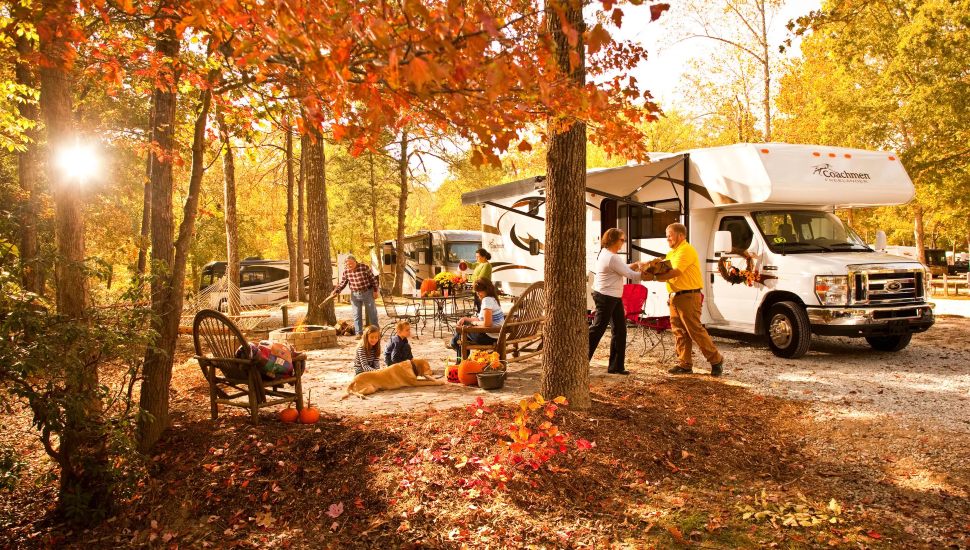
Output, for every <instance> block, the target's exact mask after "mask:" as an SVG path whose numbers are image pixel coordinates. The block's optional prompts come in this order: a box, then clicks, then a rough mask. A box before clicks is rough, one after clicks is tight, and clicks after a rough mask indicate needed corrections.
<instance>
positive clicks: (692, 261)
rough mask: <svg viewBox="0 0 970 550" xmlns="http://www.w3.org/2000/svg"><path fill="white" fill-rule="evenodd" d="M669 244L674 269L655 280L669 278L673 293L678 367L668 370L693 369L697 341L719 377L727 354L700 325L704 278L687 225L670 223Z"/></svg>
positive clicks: (673, 372) (670, 289) (671, 294)
mask: <svg viewBox="0 0 970 550" xmlns="http://www.w3.org/2000/svg"><path fill="white" fill-rule="evenodd" d="M667 244H669V245H670V252H668V253H667V260H669V261H670V265H671V266H672V267H673V269H671V270H670V271H668V272H667V273H664V274H662V275H657V276H656V279H657V280H658V281H667V291H668V292H670V302H669V303H670V324H671V326H672V328H673V333H674V343H675V346H676V348H677V366H676V367H674V368H672V369H670V370H669V371H668V372H670V373H671V374H690V373H691V372H692V364H693V359H692V357H691V351H692V350H691V348H692V344H695V343H696V344H697V347H699V348H701V353H703V354H704V358H705V359H707V361H708V362H709V363H710V364H711V376H720V375H721V373H722V372H723V367H724V357H723V356H722V355H721V353H720V352H718V351H717V348H716V347H714V342H713V341H712V340H711V336H710V335H709V334H708V333H707V329H706V328H704V325H702V324H701V303H702V301H703V296H702V295H701V290H702V289H703V288H704V280H703V279H702V278H701V266H700V259H699V258H698V257H697V251H696V250H694V247H693V246H691V244H690V243H689V242H687V228H686V227H684V224H680V223H672V224H670V225H668V226H667Z"/></svg>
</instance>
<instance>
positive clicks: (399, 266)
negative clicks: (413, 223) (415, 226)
mask: <svg viewBox="0 0 970 550" xmlns="http://www.w3.org/2000/svg"><path fill="white" fill-rule="evenodd" d="M399 143H400V146H401V158H400V159H398V163H397V170H398V176H399V180H398V181H399V185H400V192H399V194H398V198H397V234H396V235H395V239H396V241H395V245H394V258H395V262H394V289H393V290H392V291H391V294H393V295H395V296H400V295H401V294H402V293H403V291H404V265H405V261H406V258H405V256H404V223H405V221H406V220H407V208H408V133H407V130H402V131H401V139H400V141H399Z"/></svg>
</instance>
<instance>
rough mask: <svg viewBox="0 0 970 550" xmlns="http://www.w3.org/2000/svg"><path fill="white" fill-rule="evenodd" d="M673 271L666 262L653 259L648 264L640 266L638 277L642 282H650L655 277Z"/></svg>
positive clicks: (660, 259) (661, 259)
mask: <svg viewBox="0 0 970 550" xmlns="http://www.w3.org/2000/svg"><path fill="white" fill-rule="evenodd" d="M671 269H673V266H672V265H670V262H669V261H668V260H665V259H663V258H654V259H652V260H650V261H649V262H646V263H642V264H640V276H641V278H642V279H643V280H644V281H652V280H654V279H655V278H656V276H657V275H663V274H664V273H667V272H668V271H670V270H671Z"/></svg>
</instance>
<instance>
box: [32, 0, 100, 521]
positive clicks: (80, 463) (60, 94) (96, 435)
mask: <svg viewBox="0 0 970 550" xmlns="http://www.w3.org/2000/svg"><path fill="white" fill-rule="evenodd" d="M42 6H43V9H44V11H45V12H46V13H49V14H57V15H55V16H54V17H53V18H52V19H56V21H55V22H54V23H52V25H53V26H54V27H55V28H53V29H48V32H49V34H47V36H51V38H50V39H49V41H46V42H42V44H41V51H42V53H43V54H44V56H45V57H46V58H47V59H48V60H49V63H45V64H43V65H42V66H41V69H40V109H41V112H42V114H43V117H44V122H45V124H46V127H47V145H48V154H49V156H50V158H49V159H48V162H47V166H48V181H49V183H50V188H51V191H52V193H53V198H54V222H55V223H54V239H55V243H56V246H57V253H58V256H57V260H56V261H55V266H54V278H55V283H56V300H57V312H58V314H60V315H63V316H64V317H66V318H68V319H70V320H72V321H73V322H76V323H86V322H87V307H88V284H87V277H86V275H85V269H84V258H85V244H84V208H83V200H82V184H83V182H79V181H77V179H76V177H74V176H73V175H71V174H68V173H66V171H65V170H63V169H62V168H61V167H59V166H58V163H57V162H56V156H57V154H58V152H59V151H62V150H64V149H65V148H67V147H73V146H74V145H75V143H76V142H77V139H78V135H77V133H76V132H75V129H74V113H73V107H72V103H71V96H72V91H73V90H72V89H73V81H72V78H71V67H70V66H69V63H70V62H69V61H68V60H69V59H72V58H73V52H72V46H71V45H70V44H68V43H67V39H66V37H67V36H69V35H70V33H69V29H68V27H69V26H70V25H73V24H74V18H75V16H76V13H75V10H76V7H75V5H74V3H73V2H70V1H69V0H45V1H44V2H43V4H42ZM81 353H83V352H81ZM68 357H69V360H70V361H71V363H70V364H68V365H66V366H65V369H66V371H67V372H66V374H67V383H66V391H67V394H68V396H69V397H70V399H71V402H72V405H74V406H69V407H67V408H66V410H65V414H66V421H65V426H64V427H63V430H62V431H61V433H60V447H59V451H58V454H59V463H60V466H61V479H60V482H61V485H60V505H61V506H62V507H64V506H65V505H70V504H72V501H69V500H68V499H72V500H74V499H76V498H77V496H83V497H84V498H85V499H88V500H87V501H86V505H85V506H86V507H87V508H88V509H98V510H105V509H108V508H110V506H111V501H110V499H111V488H110V485H109V484H108V483H107V479H106V477H105V476H106V474H107V472H108V460H107V453H106V449H105V445H104V438H103V437H101V430H100V429H99V428H100V421H101V419H100V415H101V407H102V404H101V398H100V397H99V393H98V385H99V384H98V368H97V361H95V360H86V359H85V358H84V357H82V356H78V357H71V356H70V355H68ZM74 504H76V501H74Z"/></svg>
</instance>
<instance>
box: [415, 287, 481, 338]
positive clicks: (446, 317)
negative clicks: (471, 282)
mask: <svg viewBox="0 0 970 550" xmlns="http://www.w3.org/2000/svg"><path fill="white" fill-rule="evenodd" d="M473 296H474V294H473V293H471V292H459V293H455V294H450V295H448V296H412V297H411V303H412V304H413V305H414V315H415V318H416V319H417V320H418V324H419V325H420V326H416V327H415V328H416V329H418V330H424V329H425V328H427V325H428V321H429V320H430V321H431V335H432V336H438V333H439V331H440V332H441V334H442V335H445V334H451V333H452V332H454V330H455V329H454V327H453V326H452V322H453V321H457V320H458V319H459V318H460V317H462V316H465V315H471V314H472V313H473V310H474V306H471V307H469V306H466V305H465V304H466V302H470V300H471V299H472V297H473ZM459 304H461V305H460V306H459Z"/></svg>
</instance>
